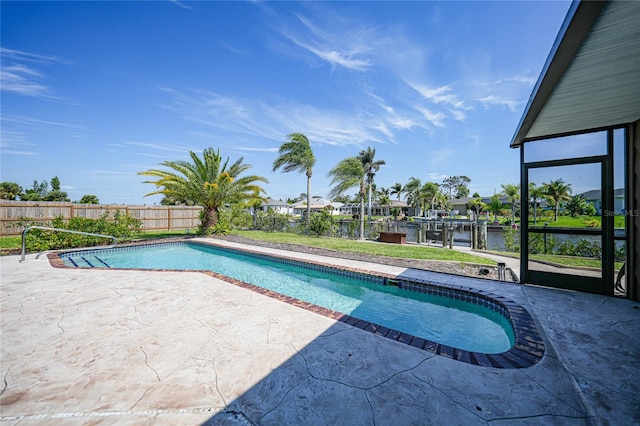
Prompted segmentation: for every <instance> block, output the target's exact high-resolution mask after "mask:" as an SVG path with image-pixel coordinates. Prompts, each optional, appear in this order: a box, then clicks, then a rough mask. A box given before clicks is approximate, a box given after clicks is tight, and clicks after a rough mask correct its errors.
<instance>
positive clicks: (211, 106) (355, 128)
mask: <svg viewBox="0 0 640 426" xmlns="http://www.w3.org/2000/svg"><path fill="white" fill-rule="evenodd" d="M163 90H164V91H165V92H166V93H168V94H170V95H171V97H172V98H173V99H172V100H171V101H170V102H168V103H167V104H165V105H162V106H161V107H162V108H165V109H168V110H171V111H174V112H176V113H178V114H180V115H181V116H182V117H184V119H185V120H187V121H191V122H193V123H195V124H198V125H202V126H207V127H212V128H216V129H218V130H219V131H222V132H223V133H225V134H229V135H231V134H232V135H233V137H234V139H235V140H237V138H238V137H239V135H240V136H242V135H244V136H245V137H246V138H248V139H249V140H251V141H255V142H256V143H264V141H269V140H271V141H277V142H282V141H284V139H285V137H286V135H288V134H289V133H291V132H295V131H304V133H305V134H306V135H307V137H309V139H310V140H311V142H312V144H326V145H338V146H344V145H352V144H353V145H359V144H364V143H372V142H377V143H386V142H389V141H390V139H391V136H393V135H392V133H391V132H390V131H389V128H388V125H389V123H388V122H387V121H386V120H385V121H384V122H383V124H381V119H380V118H378V117H376V116H374V115H371V114H363V113H359V112H358V111H345V110H330V109H322V108H318V107H315V106H312V105H308V104H301V103H298V102H295V101H286V100H278V101H272V102H267V101H257V100H254V99H245V98H239V97H230V96H223V95H220V94H217V93H214V92H204V91H197V92H196V91H191V92H179V91H177V90H173V89H163ZM392 121H393V120H392ZM394 124H395V125H402V126H406V125H407V122H404V121H402V120H398V121H396V122H395V123H394ZM301 129H302V130H301ZM258 148H259V149H267V148H265V147H259V146H258Z"/></svg>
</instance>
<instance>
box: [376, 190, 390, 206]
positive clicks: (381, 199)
mask: <svg viewBox="0 0 640 426" xmlns="http://www.w3.org/2000/svg"><path fill="white" fill-rule="evenodd" d="M378 204H379V205H380V207H387V208H388V207H389V206H390V205H391V198H389V195H387V194H384V193H381V194H379V195H378Z"/></svg>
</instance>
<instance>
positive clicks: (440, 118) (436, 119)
mask: <svg viewBox="0 0 640 426" xmlns="http://www.w3.org/2000/svg"><path fill="white" fill-rule="evenodd" d="M416 110H418V111H419V112H420V113H421V114H422V116H423V117H424V119H425V120H427V121H428V122H429V123H431V124H433V125H434V126H436V127H444V119H445V118H446V114H444V113H442V112H433V111H431V110H429V109H428V108H425V107H422V106H417V107H416Z"/></svg>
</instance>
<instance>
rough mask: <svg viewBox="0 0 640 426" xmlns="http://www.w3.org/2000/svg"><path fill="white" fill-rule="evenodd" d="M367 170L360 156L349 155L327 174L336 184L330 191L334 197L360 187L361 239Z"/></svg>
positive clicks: (333, 183) (362, 234) (361, 235)
mask: <svg viewBox="0 0 640 426" xmlns="http://www.w3.org/2000/svg"><path fill="white" fill-rule="evenodd" d="M366 175H367V173H366V171H365V169H364V166H363V164H362V161H361V160H360V158H359V157H348V158H345V159H344V160H342V161H341V162H340V163H338V165H337V166H335V167H334V168H333V169H331V170H330V171H329V173H328V174H327V176H329V177H330V178H331V185H335V186H334V187H333V188H332V189H331V191H329V197H330V198H333V197H336V196H339V195H341V194H343V193H344V192H346V191H348V190H349V189H351V188H353V187H355V186H357V187H358V198H360V239H361V240H363V239H364V196H365V179H366Z"/></svg>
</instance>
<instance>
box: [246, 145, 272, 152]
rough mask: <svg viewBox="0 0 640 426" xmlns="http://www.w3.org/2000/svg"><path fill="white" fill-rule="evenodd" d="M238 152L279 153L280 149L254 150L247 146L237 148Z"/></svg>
mask: <svg viewBox="0 0 640 426" xmlns="http://www.w3.org/2000/svg"><path fill="white" fill-rule="evenodd" d="M235 149H237V150H238V151H256V152H278V147H268V148H252V147H247V146H240V147H236V148H235Z"/></svg>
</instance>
